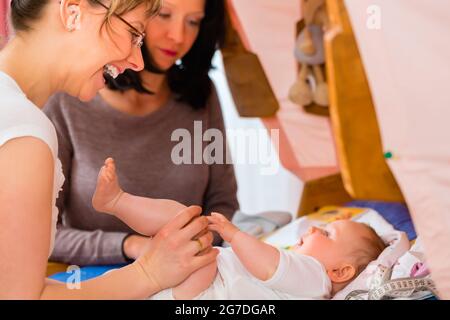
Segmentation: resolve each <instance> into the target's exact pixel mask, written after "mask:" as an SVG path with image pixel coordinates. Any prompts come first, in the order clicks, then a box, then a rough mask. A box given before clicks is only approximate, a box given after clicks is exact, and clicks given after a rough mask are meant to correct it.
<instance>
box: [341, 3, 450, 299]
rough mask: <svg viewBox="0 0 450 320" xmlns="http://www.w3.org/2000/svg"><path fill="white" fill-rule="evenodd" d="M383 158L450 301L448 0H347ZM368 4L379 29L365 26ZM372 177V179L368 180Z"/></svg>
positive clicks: (436, 275)
mask: <svg viewBox="0 0 450 320" xmlns="http://www.w3.org/2000/svg"><path fill="white" fill-rule="evenodd" d="M346 5H347V8H348V11H349V13H350V17H351V20H352V25H353V28H354V30H355V35H356V38H357V40H358V45H359V47H360V51H361V55H362V58H363V61H364V65H365V69H366V71H367V73H368V79H369V83H370V86H371V90H372V94H373V96H374V101H375V106H376V109H377V115H378V118H379V122H380V127H381V134H382V139H383V144H384V149H385V150H386V151H391V152H392V153H393V154H394V158H393V159H392V160H390V161H389V162H388V164H389V166H390V167H391V169H392V171H393V173H394V175H395V177H396V179H397V181H398V182H399V184H400V186H401V189H402V191H403V193H404V195H405V198H406V201H407V203H408V206H409V208H410V210H411V213H412V216H413V219H414V224H415V226H416V229H417V232H418V234H419V237H421V238H422V240H423V243H424V246H425V253H426V258H427V260H428V264H429V266H430V269H431V271H432V276H433V279H434V280H435V281H436V283H437V287H438V290H439V291H440V294H441V296H442V298H445V299H450V276H449V272H450V250H449V248H448V246H449V245H450V125H449V122H450V90H449V84H450V59H449V57H450V41H449V39H450V19H449V17H450V15H449V13H450V1H427V0H395V1H392V0H346ZM371 5H377V6H378V9H379V10H380V11H379V12H380V13H381V16H380V17H381V20H380V22H381V29H380V30H373V29H370V28H368V27H367V20H368V18H369V14H368V12H367V10H368V8H369V7H370V6H371ZM368 183H370V182H368Z"/></svg>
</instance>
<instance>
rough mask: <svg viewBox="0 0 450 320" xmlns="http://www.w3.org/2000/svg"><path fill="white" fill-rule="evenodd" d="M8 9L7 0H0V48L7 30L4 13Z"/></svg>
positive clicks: (5, 13)
mask: <svg viewBox="0 0 450 320" xmlns="http://www.w3.org/2000/svg"><path fill="white" fill-rule="evenodd" d="M8 9H9V0H0V48H1V47H2V46H3V45H4V42H5V39H6V36H7V33H8V30H7V23H6V15H7V12H8Z"/></svg>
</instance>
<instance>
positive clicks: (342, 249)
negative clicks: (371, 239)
mask: <svg viewBox="0 0 450 320" xmlns="http://www.w3.org/2000/svg"><path fill="white" fill-rule="evenodd" d="M368 233H369V230H368V229H367V227H366V226H364V225H363V224H361V223H357V222H354V221H350V220H339V221H335V222H332V223H330V224H328V225H327V226H326V227H325V228H323V229H322V228H316V227H311V228H310V229H309V231H308V233H307V234H305V235H304V236H303V237H302V238H301V239H300V241H299V243H298V244H297V245H296V246H295V247H294V250H295V252H298V253H300V254H304V255H308V256H311V257H313V258H316V259H317V260H319V261H320V262H321V263H322V264H323V265H324V266H325V269H327V270H333V269H335V268H338V267H339V266H340V265H341V264H343V263H351V262H352V261H351V258H352V257H351V253H352V252H354V250H355V249H356V248H357V246H358V245H360V244H359V243H358V242H359V240H360V239H361V238H362V237H364V236H367V235H368Z"/></svg>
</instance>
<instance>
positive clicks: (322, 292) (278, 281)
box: [151, 248, 331, 300]
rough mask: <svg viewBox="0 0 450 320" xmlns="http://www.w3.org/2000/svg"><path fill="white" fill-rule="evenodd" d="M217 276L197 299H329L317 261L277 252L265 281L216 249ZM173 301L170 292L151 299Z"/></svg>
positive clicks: (228, 253)
mask: <svg viewBox="0 0 450 320" xmlns="http://www.w3.org/2000/svg"><path fill="white" fill-rule="evenodd" d="M219 250H220V254H219V256H218V257H217V267H218V270H219V271H218V273H217V276H216V279H215V280H214V282H213V283H212V284H211V286H210V287H209V288H208V289H206V290H205V291H204V292H203V293H201V294H200V295H199V296H197V297H196V299H198V300H300V299H305V300H306V299H311V300H312V299H317V300H322V299H329V298H330V292H331V281H330V279H329V278H328V275H327V273H326V271H325V268H324V267H323V266H322V264H321V263H320V262H318V261H317V260H316V259H314V258H312V257H309V256H305V255H301V254H298V253H295V252H293V251H287V250H279V251H280V263H279V264H278V268H277V270H276V271H275V274H274V275H273V276H272V278H271V279H269V280H268V281H260V280H258V279H256V278H255V277H254V276H253V275H251V274H250V273H249V272H248V271H247V269H246V268H245V267H244V266H243V265H242V263H241V262H240V261H239V259H238V257H237V256H236V254H235V253H234V252H233V250H232V249H231V248H226V249H223V248H219ZM151 299H154V300H171V299H173V294H172V289H169V290H164V291H162V292H160V293H159V294H157V295H154V296H152V297H151Z"/></svg>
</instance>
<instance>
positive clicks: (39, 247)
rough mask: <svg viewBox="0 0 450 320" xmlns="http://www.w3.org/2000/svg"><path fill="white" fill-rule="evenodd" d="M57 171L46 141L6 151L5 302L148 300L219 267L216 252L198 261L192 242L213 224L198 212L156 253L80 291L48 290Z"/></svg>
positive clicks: (2, 164)
mask: <svg viewBox="0 0 450 320" xmlns="http://www.w3.org/2000/svg"><path fill="white" fill-rule="evenodd" d="M30 159H32V161H30ZM53 168H54V162H53V157H52V154H51V152H50V149H49V147H48V146H47V145H46V144H45V143H44V142H42V141H41V140H39V139H36V138H31V137H26V138H20V139H14V140H11V141H9V142H8V143H6V144H4V145H3V146H2V147H0V181H1V188H0V230H1V232H0V255H1V257H2V259H0V286H1V288H2V290H0V299H41V298H43V299H114V298H118V299H119V298H120V299H134V298H145V297H147V296H148V295H151V294H154V293H156V292H157V291H159V290H161V289H163V288H167V287H169V286H175V285H177V284H179V283H180V282H181V281H183V280H184V279H185V278H187V276H188V275H190V274H191V273H192V272H193V271H195V270H197V269H199V268H201V267H203V266H205V265H207V264H210V263H211V262H213V261H214V259H215V257H216V255H217V251H215V250H212V251H210V252H209V253H208V254H205V255H203V256H201V257H197V256H196V254H197V253H198V244H197V243H196V242H195V241H191V240H190V239H192V238H193V237H194V236H195V235H197V234H198V233H200V232H201V231H202V230H204V228H206V226H207V221H206V218H204V217H199V215H200V212H201V209H200V208H198V207H191V208H188V209H186V210H184V211H183V212H182V213H180V214H179V215H178V216H177V217H176V218H175V219H174V220H173V221H172V222H171V223H169V224H168V225H167V226H166V227H164V228H163V229H162V230H161V232H160V233H159V234H158V235H157V236H156V237H155V239H154V241H153V243H152V246H151V248H150V249H149V250H148V251H147V252H145V253H144V254H143V255H142V256H141V257H140V258H139V260H137V261H136V262H135V263H133V264H131V265H129V266H128V267H125V268H122V269H119V270H116V271H114V272H111V273H109V274H107V275H105V276H103V277H100V278H98V279H94V280H92V281H87V282H85V283H82V286H81V289H80V290H70V289H69V288H67V287H66V285H65V284H61V285H55V284H49V283H48V282H46V281H45V272H46V266H47V257H48V254H49V247H50V234H51V212H52V210H51V204H52V196H53ZM192 220H193V221H192ZM190 221H192V222H190ZM189 222H190V223H189ZM200 241H202V243H203V244H204V246H205V247H207V246H209V245H210V244H211V241H212V236H211V235H210V234H206V235H204V236H203V237H201V238H200ZM169 266H170V267H169Z"/></svg>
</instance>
